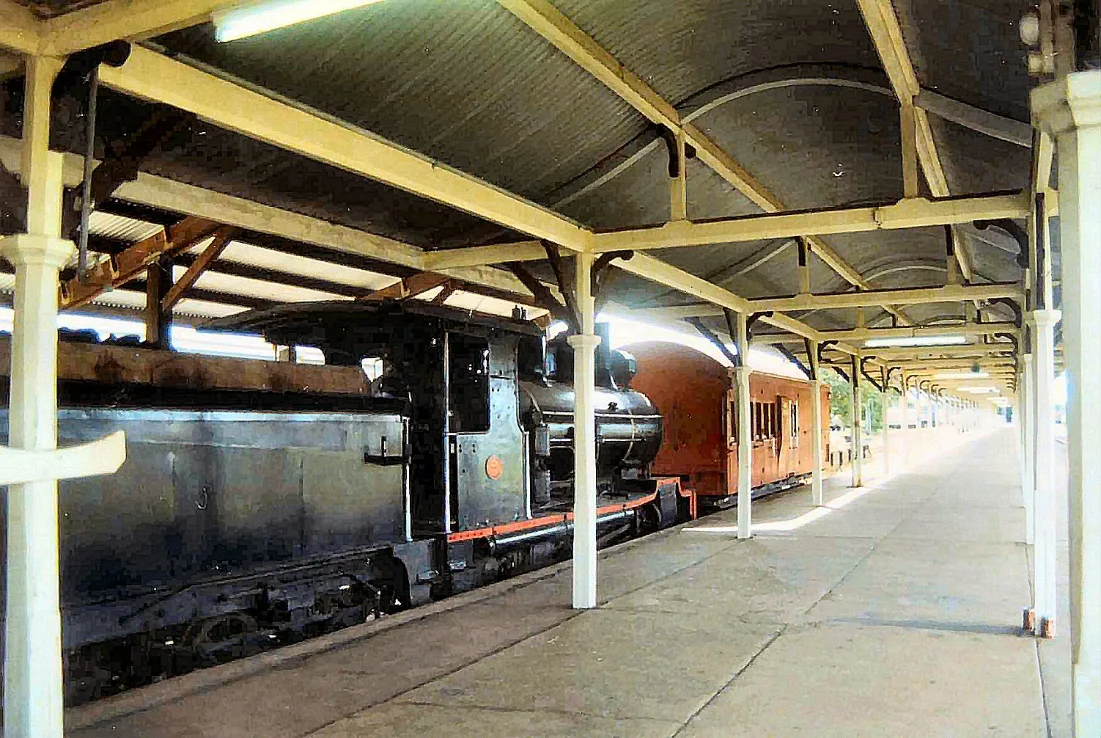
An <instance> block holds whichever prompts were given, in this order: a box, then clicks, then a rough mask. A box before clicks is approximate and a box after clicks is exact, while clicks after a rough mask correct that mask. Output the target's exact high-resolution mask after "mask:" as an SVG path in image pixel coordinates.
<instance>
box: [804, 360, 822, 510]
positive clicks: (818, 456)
mask: <svg viewBox="0 0 1101 738" xmlns="http://www.w3.org/2000/svg"><path fill="white" fill-rule="evenodd" d="M809 350H810V356H808V357H807V358H808V359H809V361H810V369H811V374H812V375H813V376H814V381H813V382H812V383H811V392H812V393H813V399H812V400H811V403H810V416H811V439H810V448H811V456H812V457H813V458H814V467H813V468H812V469H811V476H810V499H811V504H812V505H814V506H816V507H821V506H822V504H823V493H822V387H823V386H824V382H823V381H822V375H821V374H820V372H821V371H822V368H821V367H820V366H819V364H818V342H817V341H811V342H810V344H809Z"/></svg>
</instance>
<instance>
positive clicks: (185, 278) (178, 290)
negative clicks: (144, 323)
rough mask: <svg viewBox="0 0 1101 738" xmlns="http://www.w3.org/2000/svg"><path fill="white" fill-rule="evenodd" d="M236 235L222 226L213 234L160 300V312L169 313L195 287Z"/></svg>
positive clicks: (232, 230)
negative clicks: (210, 239)
mask: <svg viewBox="0 0 1101 738" xmlns="http://www.w3.org/2000/svg"><path fill="white" fill-rule="evenodd" d="M236 234H237V229H236V228H232V227H230V226H223V227H221V228H219V229H218V230H217V231H215V232H214V240H213V241H211V242H210V245H209V246H207V247H206V248H205V249H203V252H202V253H201V254H199V256H198V258H196V259H195V261H193V262H191V265H190V266H188V267H187V271H185V272H184V273H183V274H182V275H181V276H180V278H179V279H177V280H176V281H175V283H173V285H172V287H171V288H170V289H169V290H168V292H167V294H165V296H164V297H163V298H162V299H161V311H162V312H165V313H167V312H170V311H171V310H172V308H173V307H175V306H176V303H177V302H179V301H180V298H182V297H183V296H184V293H185V292H187V291H188V290H189V289H191V288H192V287H194V286H195V282H197V281H198V280H199V277H201V276H202V275H203V272H205V271H206V270H207V269H209V268H210V265H211V264H213V263H214V262H215V261H216V260H217V259H218V257H219V256H221V255H222V252H223V251H225V249H226V246H228V245H229V242H230V241H231V240H233V237H234V236H235V235H236Z"/></svg>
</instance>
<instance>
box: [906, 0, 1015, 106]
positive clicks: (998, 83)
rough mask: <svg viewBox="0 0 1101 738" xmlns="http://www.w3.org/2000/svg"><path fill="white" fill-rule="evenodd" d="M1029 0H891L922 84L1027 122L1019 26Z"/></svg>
mask: <svg viewBox="0 0 1101 738" xmlns="http://www.w3.org/2000/svg"><path fill="white" fill-rule="evenodd" d="M1034 5H1035V3H1033V2H1030V0H947V1H944V2H928V0H894V6H895V9H896V12H897V13H898V15H899V19H900V22H901V23H902V35H903V37H904V38H905V39H906V46H907V48H908V50H909V52H910V58H911V60H912V61H913V63H914V69H915V71H916V72H917V76H918V79H919V80H920V81H921V83H922V84H923V85H924V86H927V87H931V88H933V89H935V90H937V91H938V92H940V93H942V94H944V95H948V96H949V97H954V98H956V99H958V100H962V101H964V102H967V103H970V104H972V105H977V106H979V107H981V108H985V109H987V110H990V111H992V112H995V113H998V114H1000V115H1005V116H1009V117H1011V118H1015V119H1017V120H1019V121H1023V122H1026V123H1027V122H1028V121H1029V111H1028V91H1029V89H1030V88H1031V87H1032V81H1031V80H1030V78H1029V76H1028V64H1027V61H1026V57H1027V55H1028V49H1027V47H1025V45H1024V44H1023V43H1021V40H1020V36H1019V32H1018V22H1019V21H1020V19H1021V17H1022V16H1023V15H1024V14H1025V13H1027V12H1029V10H1031V9H1032V6H1034Z"/></svg>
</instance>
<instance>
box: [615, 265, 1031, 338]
mask: <svg viewBox="0 0 1101 738" xmlns="http://www.w3.org/2000/svg"><path fill="white" fill-rule="evenodd" d="M637 258H639V255H638V254H636V255H635V259H637ZM632 261H633V260H632ZM696 296H700V295H696ZM1001 298H1009V299H1014V300H1021V299H1023V293H1022V291H1021V286H1020V285H1019V284H1017V283H1016V282H1012V283H998V282H995V283H993V284H978V285H975V284H967V285H946V286H944V287H917V288H911V289H900V290H877V291H874V292H837V293H833V294H825V295H795V296H793V297H773V298H766V299H758V300H743V304H744V305H745V308H744V309H745V310H747V311H749V312H766V311H775V312H792V311H798V310H831V309H834V310H842V309H852V308H862V307H875V306H877V305H880V304H882V302H883V301H886V300H889V301H890V302H891V304H894V305H925V304H929V303H939V302H964V301H968V300H996V299H1001ZM635 312H636V313H637V314H639V315H640V316H647V315H649V316H653V317H655V318H661V319H665V320H671V319H684V318H693V317H694V318H706V317H712V316H716V315H722V310H721V308H720V307H717V306H716V305H715V304H714V303H712V304H707V303H695V304H693V305H677V306H673V307H660V308H640V309H638V310H636V311H635ZM865 330H877V329H865ZM879 330H881V329H879ZM898 330H903V331H914V332H917V331H921V330H927V329H921V328H910V327H907V328H901V329H898ZM819 333H820V334H821V335H823V336H825V335H827V334H828V333H829V331H819ZM799 335H802V334H799Z"/></svg>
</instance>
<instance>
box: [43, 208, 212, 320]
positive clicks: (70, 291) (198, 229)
mask: <svg viewBox="0 0 1101 738" xmlns="http://www.w3.org/2000/svg"><path fill="white" fill-rule="evenodd" d="M220 227H221V226H220V224H218V223H215V222H213V221H210V220H205V219H203V218H191V217H189V218H184V219H183V220H182V221H180V222H179V223H178V224H177V225H174V226H170V227H169V228H168V229H167V231H166V232H164V233H158V234H157V235H155V236H152V237H150V238H147V239H145V240H144V241H139V242H138V243H136V244H134V245H133V246H131V247H130V248H128V249H126V250H125V251H123V252H122V253H121V254H118V255H117V256H114V257H111V258H110V259H107V260H106V261H103V262H101V263H100V264H99V265H98V266H96V267H95V268H93V269H92V270H91V271H90V272H89V274H88V275H87V279H86V281H85V282H81V281H80V279H79V278H78V277H73V278H72V279H70V280H69V281H68V282H65V283H64V284H62V285H61V294H60V296H59V298H58V305H59V307H60V308H61V309H70V308H75V307H80V306H81V305H85V304H87V303H88V302H90V301H91V300H93V299H95V298H96V297H98V296H99V295H101V294H103V293H104V292H107V291H108V290H112V289H114V288H116V287H120V286H122V285H124V284H126V283H127V282H129V281H131V280H134V279H137V278H138V277H141V276H143V275H144V272H145V269H146V268H147V267H148V266H149V265H150V264H152V263H153V262H154V261H156V260H157V259H160V258H161V257H164V256H169V255H171V254H174V253H177V252H180V251H184V250H185V249H189V248H191V247H192V246H194V245H195V244H196V243H198V242H200V241H202V240H204V239H207V238H210V237H211V236H212V235H214V234H215V233H216V232H217V231H218V229H219V228H220Z"/></svg>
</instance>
